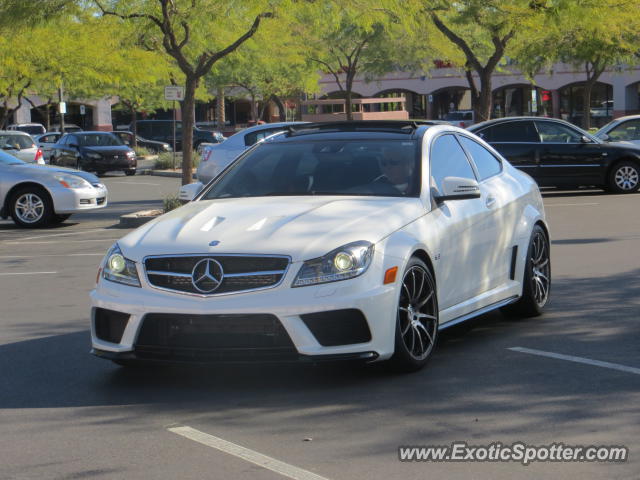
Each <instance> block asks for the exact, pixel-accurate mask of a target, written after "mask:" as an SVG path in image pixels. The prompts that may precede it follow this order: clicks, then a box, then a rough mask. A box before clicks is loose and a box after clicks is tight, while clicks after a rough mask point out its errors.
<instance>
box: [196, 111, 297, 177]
mask: <svg viewBox="0 0 640 480" xmlns="http://www.w3.org/2000/svg"><path fill="white" fill-rule="evenodd" d="M298 123H302V122H280V123H265V124H262V125H256V126H255V127H250V128H246V129H244V130H242V131H240V132H238V133H236V134H235V135H232V136H230V137H229V138H227V139H226V140H225V141H224V142H221V143H216V144H209V143H208V144H206V146H205V147H204V148H203V149H202V154H201V157H200V165H198V169H197V171H196V176H197V178H198V181H200V182H202V183H209V181H211V179H212V178H214V177H216V176H217V175H218V174H219V173H220V172H221V171H222V170H224V169H225V168H226V166H227V165H229V164H230V163H231V162H232V161H233V160H234V159H235V158H236V157H237V156H238V155H240V154H241V153H242V152H244V151H245V150H246V149H248V148H249V147H251V146H253V145H255V144H256V143H258V142H259V141H260V140H263V139H265V138H266V137H268V136H269V135H273V134H274V133H278V132H282V131H283V130H285V129H286V128H287V127H288V126H290V125H296V124H298Z"/></svg>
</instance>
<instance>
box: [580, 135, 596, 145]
mask: <svg viewBox="0 0 640 480" xmlns="http://www.w3.org/2000/svg"><path fill="white" fill-rule="evenodd" d="M580 142H581V143H593V140H591V139H590V138H589V137H587V136H586V135H582V137H580Z"/></svg>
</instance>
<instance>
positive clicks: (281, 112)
mask: <svg viewBox="0 0 640 480" xmlns="http://www.w3.org/2000/svg"><path fill="white" fill-rule="evenodd" d="M271 100H273V103H275V104H276V105H277V106H278V111H279V116H280V121H281V122H286V121H287V109H286V108H285V106H284V103H283V102H282V100H281V99H280V97H279V96H278V95H271Z"/></svg>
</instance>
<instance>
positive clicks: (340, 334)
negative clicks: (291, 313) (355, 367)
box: [300, 308, 371, 347]
mask: <svg viewBox="0 0 640 480" xmlns="http://www.w3.org/2000/svg"><path fill="white" fill-rule="evenodd" d="M300 318H301V319H302V321H303V322H304V323H305V325H306V326H307V327H308V328H309V330H311V333H313V335H314V337H316V340H318V343H319V344H320V345H322V346H324V347H333V346H337V345H351V344H354V343H364V342H368V341H369V340H371V331H370V330H369V325H368V324H367V320H366V319H365V317H364V315H363V313H362V312H361V311H360V310H357V309H355V308H351V309H345V310H331V311H328V312H318V313H308V314H305V315H300Z"/></svg>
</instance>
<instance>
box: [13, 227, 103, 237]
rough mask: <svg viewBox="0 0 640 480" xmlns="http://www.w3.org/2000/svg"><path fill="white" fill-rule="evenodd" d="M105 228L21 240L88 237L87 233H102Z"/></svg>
mask: <svg viewBox="0 0 640 480" xmlns="http://www.w3.org/2000/svg"><path fill="white" fill-rule="evenodd" d="M102 231H104V228H97V229H94V230H84V231H82V232H68V233H52V234H50V235H37V236H35V237H24V238H21V240H39V239H41V238H50V237H68V236H69V235H86V234H87V233H95V232H102Z"/></svg>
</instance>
